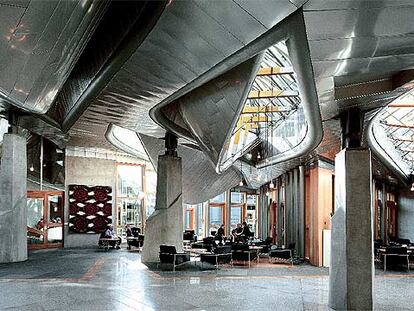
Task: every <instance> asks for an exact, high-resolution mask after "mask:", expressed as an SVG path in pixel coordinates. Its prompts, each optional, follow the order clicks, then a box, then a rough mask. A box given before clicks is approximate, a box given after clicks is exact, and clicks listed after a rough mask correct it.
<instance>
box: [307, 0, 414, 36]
mask: <svg viewBox="0 0 414 311" xmlns="http://www.w3.org/2000/svg"><path fill="white" fill-rule="evenodd" d="M362 2H365V1H359V3H362ZM369 2H374V1H369ZM413 12H414V7H386V8H372V9H367V8H361V9H358V10H332V11H330V10H324V11H306V12H305V23H306V25H307V34H308V39H309V40H323V39H336V38H354V37H373V36H374V37H380V36H395V35H404V34H409V33H412V32H413V28H414V24H413V23H410V22H407V21H410V20H411V19H412V16H413ZM321 21H323V23H321Z"/></svg>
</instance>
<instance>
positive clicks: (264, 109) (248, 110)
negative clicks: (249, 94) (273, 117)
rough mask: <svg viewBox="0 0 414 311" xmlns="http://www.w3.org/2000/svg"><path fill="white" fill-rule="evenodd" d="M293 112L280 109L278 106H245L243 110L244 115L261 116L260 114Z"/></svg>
mask: <svg viewBox="0 0 414 311" xmlns="http://www.w3.org/2000/svg"><path fill="white" fill-rule="evenodd" d="M289 111H291V110H288V109H280V108H279V107H277V106H257V107H251V106H245V107H244V108H243V111H242V114H255V113H257V114H260V113H277V112H289Z"/></svg>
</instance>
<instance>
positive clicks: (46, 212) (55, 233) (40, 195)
mask: <svg viewBox="0 0 414 311" xmlns="http://www.w3.org/2000/svg"><path fill="white" fill-rule="evenodd" d="M63 206H64V194H63V192H61V191H28V192H27V247H28V249H29V250H33V249H43V248H59V247H62V246H63Z"/></svg>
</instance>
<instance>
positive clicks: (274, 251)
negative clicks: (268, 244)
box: [269, 248, 293, 266]
mask: <svg viewBox="0 0 414 311" xmlns="http://www.w3.org/2000/svg"><path fill="white" fill-rule="evenodd" d="M286 253H289V258H285V257H286V256H280V257H278V256H277V254H286ZM272 254H276V256H272ZM272 258H277V259H279V260H283V261H285V262H286V261H290V264H291V266H293V250H292V249H289V248H276V249H271V250H270V251H269V263H271V262H272Z"/></svg>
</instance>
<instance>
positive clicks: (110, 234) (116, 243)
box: [105, 224, 121, 249]
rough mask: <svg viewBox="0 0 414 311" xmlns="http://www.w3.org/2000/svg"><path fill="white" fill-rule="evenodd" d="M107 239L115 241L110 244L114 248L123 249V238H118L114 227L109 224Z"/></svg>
mask: <svg viewBox="0 0 414 311" xmlns="http://www.w3.org/2000/svg"><path fill="white" fill-rule="evenodd" d="M105 238H111V239H114V241H109V244H110V245H111V246H112V248H116V249H120V248H121V247H120V246H119V245H121V238H120V237H117V236H116V235H115V233H114V226H113V225H112V224H108V226H107V229H106V231H105Z"/></svg>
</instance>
